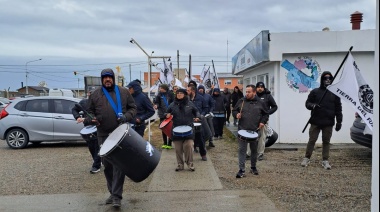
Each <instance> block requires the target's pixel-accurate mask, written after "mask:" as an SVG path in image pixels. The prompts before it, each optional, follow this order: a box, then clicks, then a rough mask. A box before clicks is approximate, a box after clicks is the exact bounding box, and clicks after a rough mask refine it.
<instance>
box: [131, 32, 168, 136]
mask: <svg viewBox="0 0 380 212" xmlns="http://www.w3.org/2000/svg"><path fill="white" fill-rule="evenodd" d="M129 42H131V43H132V44H136V46H137V47H139V49H141V51H143V52H144V54H145V55H146V56H147V57H148V70H149V73H148V88H149V89H150V86H151V84H150V75H151V73H152V66H151V63H150V60H151V59H152V58H170V56H152V54H153V53H154V51H152V53H151V55H148V53H146V51H145V50H144V49H143V48H142V47H141V46H140V45H139V44H138V43H137V42H136V41H135V39H133V38H131V40H130V41H129ZM149 98H150V91H149ZM148 129H149V136H148V139H149V142H150V123H149V125H148Z"/></svg>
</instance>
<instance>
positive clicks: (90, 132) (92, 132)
mask: <svg viewBox="0 0 380 212" xmlns="http://www.w3.org/2000/svg"><path fill="white" fill-rule="evenodd" d="M96 132H97V129H96V126H94V125H89V126H85V127H84V128H83V129H82V130H81V131H80V132H79V133H80V135H81V136H82V138H83V139H84V140H85V141H92V140H97V139H98V138H97V136H96V135H97V133H96Z"/></svg>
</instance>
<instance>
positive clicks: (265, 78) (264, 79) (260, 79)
mask: <svg viewBox="0 0 380 212" xmlns="http://www.w3.org/2000/svg"><path fill="white" fill-rule="evenodd" d="M257 82H263V83H264V84H265V87H267V86H268V74H263V75H258V76H257ZM257 82H256V83H257Z"/></svg>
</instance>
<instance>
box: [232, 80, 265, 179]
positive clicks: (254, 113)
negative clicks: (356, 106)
mask: <svg viewBox="0 0 380 212" xmlns="http://www.w3.org/2000/svg"><path fill="white" fill-rule="evenodd" d="M245 93H246V96H245V97H244V98H242V99H240V100H239V101H238V102H237V103H236V105H235V107H234V109H233V110H232V115H233V116H234V117H235V118H237V119H239V123H238V130H247V132H249V131H255V132H257V131H259V130H260V129H261V128H263V127H264V125H265V124H266V123H267V121H268V118H269V116H268V114H267V113H266V111H265V105H264V103H263V102H262V101H261V100H260V99H259V98H258V97H257V96H256V87H255V86H254V85H247V87H246V92H245ZM259 136H260V135H259ZM240 137H241V136H239V139H238V142H239V150H238V157H239V172H238V173H237V174H236V178H242V177H245V156H246V152H247V145H248V144H249V148H250V149H251V152H252V156H251V169H250V173H252V174H254V175H258V174H259V172H258V171H257V168H256V162H257V145H258V142H257V139H255V140H247V141H245V140H243V139H240Z"/></svg>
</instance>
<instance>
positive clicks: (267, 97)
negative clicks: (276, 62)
mask: <svg viewBox="0 0 380 212" xmlns="http://www.w3.org/2000/svg"><path fill="white" fill-rule="evenodd" d="M258 86H261V87H263V88H264V91H263V92H261V93H259V92H256V95H257V96H258V97H259V98H260V99H261V101H263V102H264V106H265V110H266V111H267V113H268V114H269V115H271V114H273V113H274V112H276V110H277V108H278V107H277V104H276V101H275V100H274V98H273V96H272V95H271V92H270V91H269V90H268V89H266V88H265V84H264V83H263V82H258V83H257V84H256V89H257V87H258Z"/></svg>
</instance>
